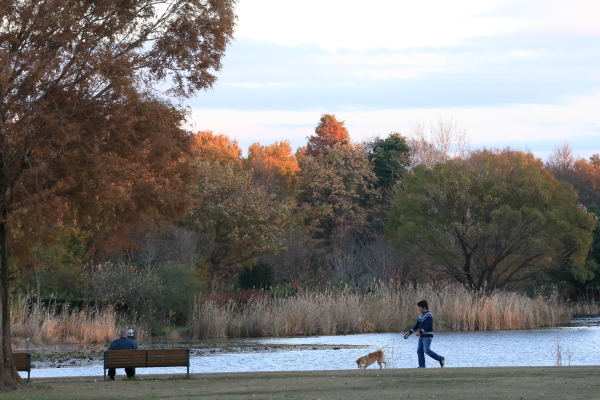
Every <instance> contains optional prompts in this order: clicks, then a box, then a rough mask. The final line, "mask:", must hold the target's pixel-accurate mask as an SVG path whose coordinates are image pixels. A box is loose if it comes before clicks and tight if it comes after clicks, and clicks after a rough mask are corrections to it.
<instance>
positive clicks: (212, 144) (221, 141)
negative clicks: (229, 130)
mask: <svg viewBox="0 0 600 400" xmlns="http://www.w3.org/2000/svg"><path fill="white" fill-rule="evenodd" d="M194 152H195V155H196V157H197V158H198V159H199V160H202V161H208V162H210V163H212V164H219V165H222V166H225V167H226V166H235V167H241V165H242V149H241V148H240V146H239V145H238V143H237V141H235V140H232V139H230V138H229V137H228V136H227V135H223V134H218V135H215V134H214V133H212V131H201V132H198V133H197V134H196V135H194Z"/></svg>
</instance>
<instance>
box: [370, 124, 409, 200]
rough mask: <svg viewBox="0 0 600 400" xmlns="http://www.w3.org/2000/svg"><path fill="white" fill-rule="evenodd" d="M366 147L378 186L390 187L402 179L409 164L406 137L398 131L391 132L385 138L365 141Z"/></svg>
mask: <svg viewBox="0 0 600 400" xmlns="http://www.w3.org/2000/svg"><path fill="white" fill-rule="evenodd" d="M367 149H368V151H369V154H368V158H369V160H370V161H371V162H372V163H373V172H375V175H377V178H378V179H379V186H381V187H384V188H391V187H394V186H396V185H397V184H398V183H400V182H401V181H402V176H403V175H404V174H405V173H406V172H407V171H408V167H409V166H410V148H409V147H408V145H407V144H406V139H404V138H403V137H402V136H401V135H400V134H398V133H391V134H390V135H389V136H388V137H387V138H385V139H380V138H375V139H374V140H373V141H372V142H370V143H367Z"/></svg>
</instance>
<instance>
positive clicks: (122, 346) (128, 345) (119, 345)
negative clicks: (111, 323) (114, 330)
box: [108, 337, 138, 350]
mask: <svg viewBox="0 0 600 400" xmlns="http://www.w3.org/2000/svg"><path fill="white" fill-rule="evenodd" d="M137 348H138V347H137V343H136V342H135V340H133V339H129V338H127V337H122V338H118V339H115V340H113V341H112V342H110V346H108V349H109V350H137Z"/></svg>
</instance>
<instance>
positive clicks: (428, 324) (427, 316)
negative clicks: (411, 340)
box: [409, 310, 433, 338]
mask: <svg viewBox="0 0 600 400" xmlns="http://www.w3.org/2000/svg"><path fill="white" fill-rule="evenodd" d="M415 331H418V332H419V333H420V334H421V337H422V338H424V337H429V338H432V337H433V314H432V313H431V311H429V310H427V311H425V312H424V313H421V315H419V318H418V319H417V323H416V324H415V326H413V327H412V329H411V330H410V331H409V332H410V333H413V332H415Z"/></svg>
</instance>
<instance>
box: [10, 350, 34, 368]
mask: <svg viewBox="0 0 600 400" xmlns="http://www.w3.org/2000/svg"><path fill="white" fill-rule="evenodd" d="M13 361H14V362H15V367H17V371H27V372H29V371H31V354H29V353H13Z"/></svg>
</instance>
